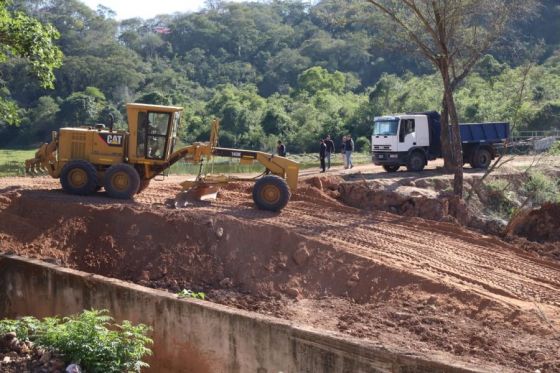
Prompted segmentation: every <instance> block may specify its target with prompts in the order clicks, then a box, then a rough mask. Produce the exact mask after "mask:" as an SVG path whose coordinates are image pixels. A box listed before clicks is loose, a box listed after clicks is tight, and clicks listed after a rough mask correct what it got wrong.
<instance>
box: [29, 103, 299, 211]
mask: <svg viewBox="0 0 560 373" xmlns="http://www.w3.org/2000/svg"><path fill="white" fill-rule="evenodd" d="M182 110H183V109H182V108H180V107H172V106H159V105H146V104H128V105H127V114H128V130H126V131H117V130H113V125H112V123H110V124H109V127H108V128H106V127H105V126H104V125H102V124H99V125H95V126H93V127H79V128H75V127H74V128H61V129H60V130H59V131H58V132H56V131H55V132H53V134H52V140H51V142H50V143H47V144H43V145H42V146H41V147H40V148H39V150H37V152H36V154H35V158H33V159H30V160H28V161H26V162H25V166H26V170H27V172H29V173H35V172H47V173H48V174H49V175H51V176H52V177H54V178H60V182H61V184H62V188H63V189H64V190H65V191H66V192H68V193H72V194H79V195H87V194H91V193H94V192H95V191H97V190H99V189H101V188H105V190H106V191H107V193H108V194H109V195H110V196H111V197H115V198H125V199H128V198H132V197H133V196H134V195H135V194H137V193H140V192H142V191H143V190H144V189H145V188H147V187H148V185H149V183H150V180H152V179H153V178H154V177H156V176H157V175H161V174H163V173H164V172H165V171H166V170H168V169H169V168H170V167H171V166H172V165H173V164H175V163H176V162H178V161H180V160H184V161H186V162H189V163H194V164H200V165H201V167H200V170H201V171H200V172H199V174H198V176H197V177H196V179H194V180H191V181H186V182H183V183H182V185H183V187H184V188H186V189H189V190H192V191H195V193H194V194H196V195H198V197H202V195H203V194H206V193H207V192H215V190H216V188H218V187H219V186H221V185H225V184H227V183H230V182H235V181H248V180H252V181H255V185H254V188H253V200H254V201H255V204H256V205H257V206H258V207H259V208H261V209H265V210H270V211H279V210H281V209H282V208H284V207H285V206H286V204H287V203H288V200H289V198H290V190H291V191H294V190H295V189H296V188H297V181H298V174H299V165H298V164H297V163H296V162H294V161H292V160H289V159H287V158H285V157H280V156H276V155H273V154H268V153H265V152H260V151H253V150H243V149H229V148H221V147H218V146H217V145H218V131H219V121H217V120H215V121H214V122H213V123H212V131H211V135H210V141H209V142H197V143H194V144H191V145H188V146H185V147H183V148H180V149H178V150H174V147H175V143H176V134H177V129H178V125H179V122H180V114H181V112H182ZM216 156H219V157H228V158H237V159H239V162H240V163H242V164H251V163H254V162H257V163H260V164H261V165H263V166H264V168H265V169H264V172H263V174H262V175H261V176H260V177H257V178H242V177H234V176H227V175H205V174H203V173H202V165H203V164H204V162H209V161H210V160H211V159H212V158H213V157H216Z"/></svg>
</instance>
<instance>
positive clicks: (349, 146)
mask: <svg viewBox="0 0 560 373" xmlns="http://www.w3.org/2000/svg"><path fill="white" fill-rule="evenodd" d="M344 151H345V154H346V167H345V168H352V167H354V165H353V164H352V152H353V151H354V140H352V136H350V135H346V142H345V143H344Z"/></svg>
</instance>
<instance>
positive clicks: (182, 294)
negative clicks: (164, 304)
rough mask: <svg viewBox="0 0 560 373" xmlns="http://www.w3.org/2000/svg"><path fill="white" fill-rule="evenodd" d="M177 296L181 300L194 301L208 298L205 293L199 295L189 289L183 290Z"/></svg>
mask: <svg viewBox="0 0 560 373" xmlns="http://www.w3.org/2000/svg"><path fill="white" fill-rule="evenodd" d="M177 295H178V296H179V298H193V299H202V300H204V299H205V298H206V294H204V293H203V292H199V293H197V292H194V291H192V290H187V289H183V290H181V291H180V292H178V293H177Z"/></svg>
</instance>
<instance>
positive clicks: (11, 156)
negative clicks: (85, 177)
mask: <svg viewBox="0 0 560 373" xmlns="http://www.w3.org/2000/svg"><path fill="white" fill-rule="evenodd" d="M35 151H36V149H29V150H21V149H0V177H8V176H24V175H25V161H26V160H27V159H31V158H33V157H34V156H35ZM288 158H289V159H292V160H294V161H296V162H298V163H299V164H300V168H301V169H302V170H303V169H308V168H319V156H318V155H316V154H294V155H289V156H288ZM352 160H353V162H354V164H367V163H370V162H371V156H370V155H369V154H368V153H354V154H353V155H352ZM342 164H343V162H342V158H341V155H340V154H333V156H332V158H331V165H333V166H341V165H342ZM199 169H200V165H196V164H190V163H186V162H177V163H175V164H174V165H173V166H172V167H171V169H170V170H169V171H168V174H174V175H197V174H198V171H199ZM204 171H205V173H217V174H237V173H239V174H241V173H260V172H263V171H264V167H263V166H262V165H261V164H259V163H253V164H248V165H245V164H243V165H242V164H240V163H239V160H238V159H233V158H224V157H216V158H215V159H214V163H213V166H212V163H207V164H206V165H205V168H204Z"/></svg>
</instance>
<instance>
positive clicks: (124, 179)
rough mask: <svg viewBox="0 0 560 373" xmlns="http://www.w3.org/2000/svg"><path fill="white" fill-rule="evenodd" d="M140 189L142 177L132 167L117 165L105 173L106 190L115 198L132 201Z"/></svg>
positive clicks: (122, 164) (123, 164)
mask: <svg viewBox="0 0 560 373" xmlns="http://www.w3.org/2000/svg"><path fill="white" fill-rule="evenodd" d="M139 188H140V175H138V171H136V170H135V169H134V167H132V166H131V165H128V164H125V163H119V164H115V165H113V166H111V167H109V168H108V169H107V172H105V190H106V191H107V194H109V196H111V197H113V198H119V199H131V198H132V197H133V196H134V195H135V194H136V193H137V192H138V189H139Z"/></svg>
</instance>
